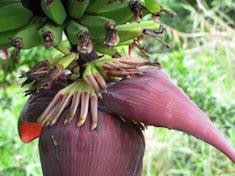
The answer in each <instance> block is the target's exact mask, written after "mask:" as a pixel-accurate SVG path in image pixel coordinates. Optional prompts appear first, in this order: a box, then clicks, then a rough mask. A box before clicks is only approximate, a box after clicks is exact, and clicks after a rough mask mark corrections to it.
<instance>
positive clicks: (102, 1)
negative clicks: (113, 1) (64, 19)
mask: <svg viewBox="0 0 235 176" xmlns="http://www.w3.org/2000/svg"><path fill="white" fill-rule="evenodd" d="M108 2H109V0H91V2H90V4H89V6H88V7H87V9H86V11H85V13H86V14H92V13H94V12H96V11H97V10H99V9H101V8H102V7H103V6H105V5H106V4H107V3H108Z"/></svg>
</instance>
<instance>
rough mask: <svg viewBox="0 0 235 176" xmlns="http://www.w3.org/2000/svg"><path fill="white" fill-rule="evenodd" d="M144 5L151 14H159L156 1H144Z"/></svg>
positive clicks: (158, 6) (159, 7)
mask: <svg viewBox="0 0 235 176" xmlns="http://www.w3.org/2000/svg"><path fill="white" fill-rule="evenodd" d="M144 5H145V7H146V8H147V10H148V11H149V12H151V13H159V12H160V11H161V6H160V4H159V3H158V0H144Z"/></svg>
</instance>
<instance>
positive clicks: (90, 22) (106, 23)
mask: <svg viewBox="0 0 235 176" xmlns="http://www.w3.org/2000/svg"><path fill="white" fill-rule="evenodd" d="M79 22H80V23H81V24H82V25H83V26H86V27H87V28H88V30H89V32H90V35H91V39H94V40H96V39H98V40H103V41H104V42H105V44H106V45H107V46H111V47H113V46H116V45H117V44H118V43H119V40H120V39H119V36H118V33H117V30H116V29H115V27H116V23H115V21H113V20H111V19H108V18H105V17H101V16H91V15H84V16H83V17H82V18H81V19H79Z"/></svg>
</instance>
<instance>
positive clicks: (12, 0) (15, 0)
mask: <svg viewBox="0 0 235 176" xmlns="http://www.w3.org/2000/svg"><path fill="white" fill-rule="evenodd" d="M13 3H21V0H1V1H0V7H3V6H6V5H10V4H13Z"/></svg>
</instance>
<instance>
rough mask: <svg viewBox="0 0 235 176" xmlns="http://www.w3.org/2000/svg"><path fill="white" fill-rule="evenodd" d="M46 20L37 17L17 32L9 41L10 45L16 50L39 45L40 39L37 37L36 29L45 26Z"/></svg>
mask: <svg viewBox="0 0 235 176" xmlns="http://www.w3.org/2000/svg"><path fill="white" fill-rule="evenodd" d="M45 20H46V18H44V17H38V18H37V19H35V20H34V21H33V22H31V23H29V24H27V25H26V27H24V28H23V29H22V30H20V31H19V32H17V33H16V34H15V35H14V37H13V38H12V40H11V45H12V46H13V47H15V48H16V49H17V50H20V49H29V48H33V47H35V46H38V45H40V44H41V43H42V42H41V39H40V36H39V35H38V29H39V28H40V27H42V26H43V25H44V24H45Z"/></svg>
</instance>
